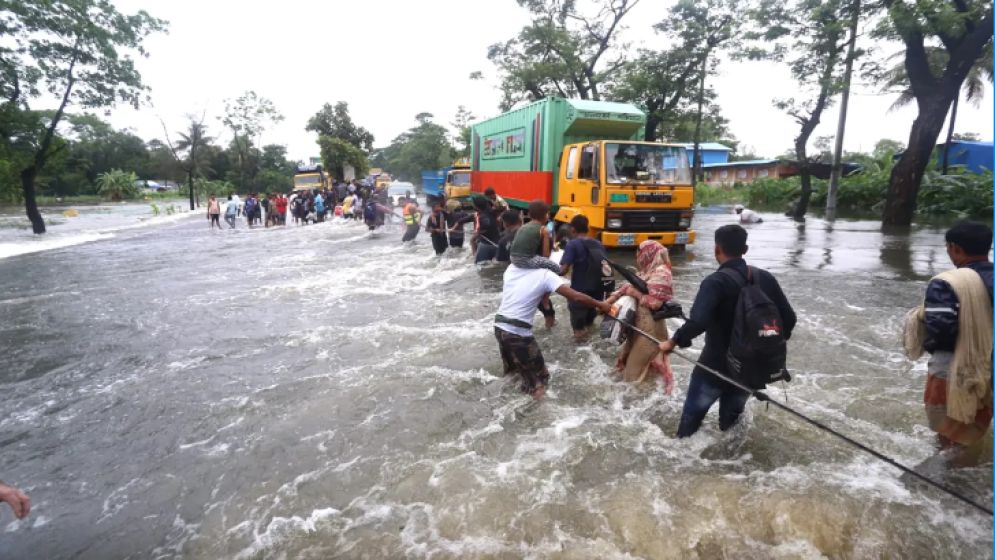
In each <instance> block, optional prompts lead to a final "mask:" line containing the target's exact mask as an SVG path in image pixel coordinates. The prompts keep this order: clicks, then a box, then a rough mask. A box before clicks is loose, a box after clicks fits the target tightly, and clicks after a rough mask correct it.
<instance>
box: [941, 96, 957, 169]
mask: <svg viewBox="0 0 995 560" xmlns="http://www.w3.org/2000/svg"><path fill="white" fill-rule="evenodd" d="M959 104H960V94H958V95H957V97H954V102H953V105H951V106H950V126H949V127H948V128H947V142H946V143H945V144H944V145H943V174H944V175H946V174H947V168H948V167H949V166H950V143H951V142H953V140H954V123H956V122H957V105H959Z"/></svg>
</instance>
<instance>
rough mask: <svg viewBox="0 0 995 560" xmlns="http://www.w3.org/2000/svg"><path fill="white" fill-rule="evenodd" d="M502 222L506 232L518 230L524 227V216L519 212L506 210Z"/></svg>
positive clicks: (502, 215)
mask: <svg viewBox="0 0 995 560" xmlns="http://www.w3.org/2000/svg"><path fill="white" fill-rule="evenodd" d="M501 222H502V223H503V224H504V229H506V230H513V229H517V228H518V226H520V225H522V215H521V214H520V213H519V212H518V211H517V210H505V211H504V212H503V213H502V214H501Z"/></svg>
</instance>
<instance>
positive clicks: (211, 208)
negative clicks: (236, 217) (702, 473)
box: [207, 194, 221, 230]
mask: <svg viewBox="0 0 995 560" xmlns="http://www.w3.org/2000/svg"><path fill="white" fill-rule="evenodd" d="M220 218H221V203H220V202H218V198H217V197H216V196H214V195H213V194H212V195H211V198H210V199H208V201H207V219H208V227H210V228H211V229H212V230H213V229H214V226H218V229H221V221H220Z"/></svg>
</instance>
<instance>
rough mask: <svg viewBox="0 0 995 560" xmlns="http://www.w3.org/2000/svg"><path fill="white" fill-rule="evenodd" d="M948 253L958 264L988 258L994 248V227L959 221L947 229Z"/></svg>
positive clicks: (951, 259)
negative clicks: (989, 252)
mask: <svg viewBox="0 0 995 560" xmlns="http://www.w3.org/2000/svg"><path fill="white" fill-rule="evenodd" d="M944 239H945V240H946V242H947V255H948V256H949V257H950V261H951V262H953V263H954V264H955V265H957V266H962V265H964V264H967V263H969V262H974V261H979V260H987V259H988V251H990V250H991V248H992V229H991V228H990V227H988V226H986V225H985V224H979V223H978V222H968V221H963V222H957V223H956V224H954V226H953V227H951V228H950V229H948V230H947V233H946V235H945V236H944Z"/></svg>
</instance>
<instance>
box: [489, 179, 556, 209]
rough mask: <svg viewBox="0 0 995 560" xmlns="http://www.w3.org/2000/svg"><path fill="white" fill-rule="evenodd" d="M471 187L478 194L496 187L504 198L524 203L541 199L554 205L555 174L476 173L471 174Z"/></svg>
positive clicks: (496, 190)
mask: <svg viewBox="0 0 995 560" xmlns="http://www.w3.org/2000/svg"><path fill="white" fill-rule="evenodd" d="M470 186H471V190H473V192H477V193H483V192H484V189H486V188H487V187H494V191H495V192H497V193H498V194H499V195H501V196H502V197H504V198H517V199H518V200H521V201H524V202H530V201H532V200H536V199H539V200H544V201H546V203H547V204H550V205H551V204H553V174H552V173H550V172H548V171H474V172H473V173H471V174H470Z"/></svg>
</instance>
